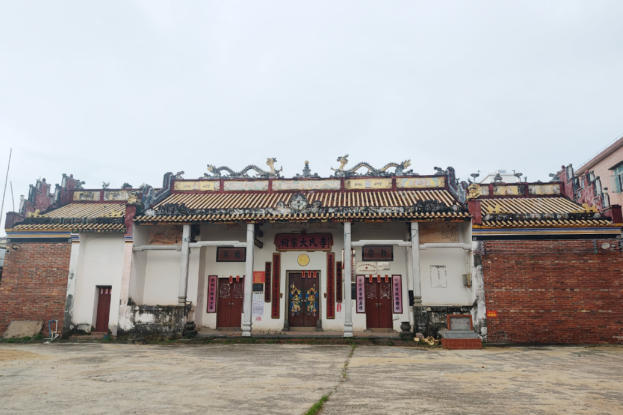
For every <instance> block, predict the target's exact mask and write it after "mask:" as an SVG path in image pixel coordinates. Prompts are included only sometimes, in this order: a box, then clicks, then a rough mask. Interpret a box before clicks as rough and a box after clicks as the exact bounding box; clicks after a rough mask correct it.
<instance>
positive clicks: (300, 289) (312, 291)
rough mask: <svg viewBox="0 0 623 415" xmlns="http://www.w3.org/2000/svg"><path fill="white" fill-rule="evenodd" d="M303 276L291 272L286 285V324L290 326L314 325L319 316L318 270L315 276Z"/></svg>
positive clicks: (308, 273)
mask: <svg viewBox="0 0 623 415" xmlns="http://www.w3.org/2000/svg"><path fill="white" fill-rule="evenodd" d="M306 274H307V275H310V276H309V277H306V278H303V273H301V272H292V273H290V277H289V286H288V324H289V326H290V327H316V325H317V324H318V319H319V318H320V311H319V300H318V291H319V288H320V284H319V281H320V272H317V271H315V275H316V278H313V277H311V274H312V273H311V272H309V271H307V272H306Z"/></svg>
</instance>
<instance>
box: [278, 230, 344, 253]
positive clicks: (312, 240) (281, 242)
mask: <svg viewBox="0 0 623 415" xmlns="http://www.w3.org/2000/svg"><path fill="white" fill-rule="evenodd" d="M275 246H276V247H277V251H330V250H331V247H332V246H333V235H331V234H330V233H278V234H277V235H275Z"/></svg>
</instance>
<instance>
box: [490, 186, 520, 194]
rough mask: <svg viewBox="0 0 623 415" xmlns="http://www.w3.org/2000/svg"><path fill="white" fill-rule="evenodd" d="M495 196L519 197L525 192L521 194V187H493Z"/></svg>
mask: <svg viewBox="0 0 623 415" xmlns="http://www.w3.org/2000/svg"><path fill="white" fill-rule="evenodd" d="M522 187H523V186H522ZM493 194H494V195H496V196H505V195H506V196H518V195H520V194H523V192H522V193H520V189H519V186H493Z"/></svg>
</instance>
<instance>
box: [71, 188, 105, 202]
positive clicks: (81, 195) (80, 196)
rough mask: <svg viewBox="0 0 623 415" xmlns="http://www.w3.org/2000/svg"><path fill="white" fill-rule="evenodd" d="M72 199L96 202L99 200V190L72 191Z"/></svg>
mask: <svg viewBox="0 0 623 415" xmlns="http://www.w3.org/2000/svg"><path fill="white" fill-rule="evenodd" d="M74 200H80V201H85V202H97V201H99V200H100V192H99V190H97V191H88V192H83V191H74Z"/></svg>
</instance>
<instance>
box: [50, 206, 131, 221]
mask: <svg viewBox="0 0 623 415" xmlns="http://www.w3.org/2000/svg"><path fill="white" fill-rule="evenodd" d="M119 212H122V215H121V216H125V203H70V204H68V205H65V206H62V207H60V208H58V209H55V210H53V211H51V212H48V213H46V214H43V215H41V216H42V217H46V218H102V217H109V216H110V215H111V213H112V214H119Z"/></svg>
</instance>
